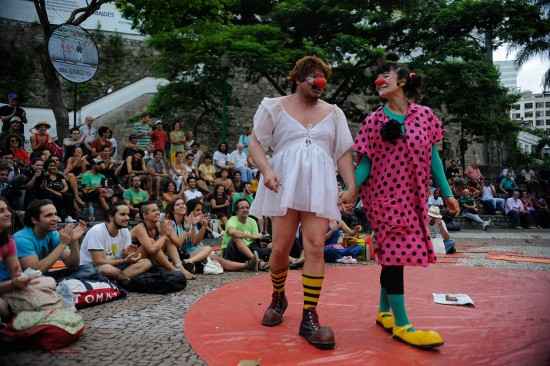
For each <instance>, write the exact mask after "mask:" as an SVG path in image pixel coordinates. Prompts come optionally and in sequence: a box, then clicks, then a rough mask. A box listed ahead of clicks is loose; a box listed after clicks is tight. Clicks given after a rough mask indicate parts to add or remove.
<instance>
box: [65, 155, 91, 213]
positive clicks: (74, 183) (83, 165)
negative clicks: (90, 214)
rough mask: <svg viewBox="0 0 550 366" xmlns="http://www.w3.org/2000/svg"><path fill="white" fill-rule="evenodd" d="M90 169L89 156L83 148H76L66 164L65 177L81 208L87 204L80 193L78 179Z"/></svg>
mask: <svg viewBox="0 0 550 366" xmlns="http://www.w3.org/2000/svg"><path fill="white" fill-rule="evenodd" d="M87 169H88V156H87V155H84V150H82V147H76V148H75V149H74V150H73V155H72V156H71V157H70V158H69V159H68V160H67V163H66V164H65V171H64V173H65V177H66V178H67V181H68V182H69V186H70V187H71V191H72V192H73V196H74V199H75V201H76V203H77V204H78V205H79V206H80V207H84V205H85V203H84V201H83V200H82V197H80V191H79V190H78V177H79V176H80V175H81V174H82V173H84V172H85V171H86V170H87Z"/></svg>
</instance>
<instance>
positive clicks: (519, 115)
mask: <svg viewBox="0 0 550 366" xmlns="http://www.w3.org/2000/svg"><path fill="white" fill-rule="evenodd" d="M548 112H550V111H548ZM512 118H515V119H520V118H521V113H514V114H513V115H512Z"/></svg>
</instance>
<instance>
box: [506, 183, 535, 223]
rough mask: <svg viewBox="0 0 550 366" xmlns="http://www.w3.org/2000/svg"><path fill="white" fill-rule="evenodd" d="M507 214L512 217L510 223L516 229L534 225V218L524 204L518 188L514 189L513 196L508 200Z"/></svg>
mask: <svg viewBox="0 0 550 366" xmlns="http://www.w3.org/2000/svg"><path fill="white" fill-rule="evenodd" d="M506 216H508V217H509V218H510V224H511V225H512V227H514V228H516V229H521V228H522V226H523V227H526V228H527V227H531V226H532V223H533V219H532V217H530V215H529V213H528V212H527V210H526V209H525V207H524V206H523V202H521V199H520V193H519V191H518V190H514V191H513V193H512V197H510V198H508V199H507V200H506Z"/></svg>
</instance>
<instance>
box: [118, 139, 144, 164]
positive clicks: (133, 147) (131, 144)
mask: <svg viewBox="0 0 550 366" xmlns="http://www.w3.org/2000/svg"><path fill="white" fill-rule="evenodd" d="M137 140H138V139H137V136H136V135H130V136H128V142H127V143H126V147H125V148H124V150H123V151H122V160H123V161H126V159H128V156H132V155H134V154H135V153H136V152H137V151H139V147H138V146H137ZM142 155H143V151H142Z"/></svg>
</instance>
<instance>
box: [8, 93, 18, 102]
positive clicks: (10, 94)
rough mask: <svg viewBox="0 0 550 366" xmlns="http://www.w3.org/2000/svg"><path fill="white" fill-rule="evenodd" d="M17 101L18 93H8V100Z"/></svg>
mask: <svg viewBox="0 0 550 366" xmlns="http://www.w3.org/2000/svg"><path fill="white" fill-rule="evenodd" d="M12 99H17V93H15V92H11V93H8V100H12Z"/></svg>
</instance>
